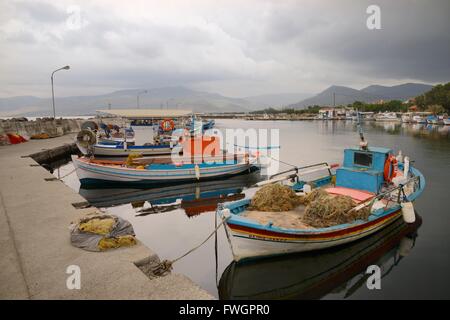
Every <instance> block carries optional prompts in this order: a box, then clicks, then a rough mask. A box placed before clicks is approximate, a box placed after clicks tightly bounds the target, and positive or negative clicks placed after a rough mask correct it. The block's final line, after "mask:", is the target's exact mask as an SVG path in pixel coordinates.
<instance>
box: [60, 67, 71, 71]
mask: <svg viewBox="0 0 450 320" xmlns="http://www.w3.org/2000/svg"><path fill="white" fill-rule="evenodd" d="M61 69H64V70H69V69H70V66H65V67H62V68H61Z"/></svg>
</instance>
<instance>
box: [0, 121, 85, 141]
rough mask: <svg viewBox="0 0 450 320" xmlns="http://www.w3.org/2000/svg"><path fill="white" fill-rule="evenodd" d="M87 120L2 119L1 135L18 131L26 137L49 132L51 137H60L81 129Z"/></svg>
mask: <svg viewBox="0 0 450 320" xmlns="http://www.w3.org/2000/svg"><path fill="white" fill-rule="evenodd" d="M84 121H85V120H76V119H56V120H52V119H37V120H35V121H16V120H3V121H0V135H4V134H7V133H17V134H20V135H22V136H25V137H31V136H32V135H35V134H40V133H47V134H48V135H49V136H51V137H58V136H62V135H65V134H68V133H74V132H78V131H80V125H81V124H82V123H83V122H84Z"/></svg>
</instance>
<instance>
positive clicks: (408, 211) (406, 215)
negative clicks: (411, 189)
mask: <svg viewBox="0 0 450 320" xmlns="http://www.w3.org/2000/svg"><path fill="white" fill-rule="evenodd" d="M402 214H403V220H405V222H406V223H413V222H414V221H416V214H415V213H414V206H413V204H412V202H403V203H402Z"/></svg>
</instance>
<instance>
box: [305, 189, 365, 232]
mask: <svg viewBox="0 0 450 320" xmlns="http://www.w3.org/2000/svg"><path fill="white" fill-rule="evenodd" d="M304 203H305V204H306V209H305V213H304V215H303V217H302V220H303V222H304V223H306V224H308V225H310V226H312V227H315V228H325V227H331V226H335V225H339V224H344V223H350V222H353V221H355V220H358V219H362V220H367V218H368V216H369V215H370V208H369V207H365V208H362V209H360V210H358V211H356V210H351V209H353V208H354V207H355V206H356V203H355V201H354V200H353V199H352V198H351V197H349V196H343V195H330V194H328V193H327V192H326V191H325V190H320V189H316V190H314V191H313V192H311V193H309V194H308V195H306V196H305V197H304Z"/></svg>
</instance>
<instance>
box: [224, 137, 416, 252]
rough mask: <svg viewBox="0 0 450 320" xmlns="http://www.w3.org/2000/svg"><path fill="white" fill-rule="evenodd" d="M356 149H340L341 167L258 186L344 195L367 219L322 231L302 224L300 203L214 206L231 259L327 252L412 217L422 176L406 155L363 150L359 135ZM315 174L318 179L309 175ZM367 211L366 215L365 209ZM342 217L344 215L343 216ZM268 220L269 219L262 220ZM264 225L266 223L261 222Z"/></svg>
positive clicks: (295, 172)
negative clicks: (264, 207) (281, 208)
mask: <svg viewBox="0 0 450 320" xmlns="http://www.w3.org/2000/svg"><path fill="white" fill-rule="evenodd" d="M360 135H361V145H360V147H354V148H348V149H345V150H344V161H343V165H342V166H341V167H339V168H338V169H336V170H334V169H333V167H332V166H330V165H328V164H326V163H321V164H315V165H310V166H306V167H298V168H294V169H292V170H290V171H287V172H282V173H279V174H278V175H277V176H275V177H273V178H272V179H270V180H267V181H264V182H260V183H259V184H258V186H261V185H263V184H270V183H283V184H286V185H288V186H290V187H291V188H292V189H293V190H294V191H295V192H299V193H301V194H303V195H304V194H305V193H308V192H310V191H311V189H312V190H314V189H321V190H322V191H324V192H325V193H326V194H328V196H329V197H335V196H340V195H343V196H348V197H350V198H351V199H352V200H353V203H354V207H352V209H351V210H354V211H359V210H367V209H369V210H370V211H369V215H368V217H367V219H356V220H352V222H347V223H343V224H337V225H331V226H327V227H312V226H311V225H308V224H305V223H303V222H302V217H303V215H304V214H305V205H299V206H298V207H297V208H296V209H295V210H291V211H289V212H282V213H277V212H256V213H258V215H259V216H258V217H263V218H264V219H259V218H256V217H257V216H256V215H254V214H252V212H254V213H255V211H253V209H252V208H250V203H251V199H250V198H247V199H243V200H239V201H236V202H229V203H226V204H224V205H223V206H222V207H220V208H218V210H217V214H218V216H219V217H220V218H221V219H222V220H223V222H224V224H225V229H226V231H227V236H228V239H229V242H230V245H231V249H232V252H233V256H234V260H235V261H239V260H242V259H247V258H254V257H264V256H273V255H280V254H287V253H293V252H303V251H311V250H318V249H324V248H329V247H333V246H337V245H341V244H345V243H349V242H352V241H355V240H357V239H360V238H363V237H367V236H369V235H371V234H373V233H374V232H377V231H379V230H381V229H383V228H384V227H386V226H387V225H389V224H391V223H392V222H394V221H395V220H397V219H399V218H401V217H402V216H403V217H404V219H405V221H407V222H413V221H414V219H415V214H414V208H413V206H412V202H413V201H414V200H416V199H417V198H418V197H419V196H420V195H421V193H422V192H423V190H424V188H425V179H424V176H423V175H422V174H421V173H420V171H419V170H417V169H416V168H414V167H413V166H412V164H411V161H409V158H408V157H405V158H404V160H403V159H400V156H398V157H395V156H394V154H393V151H392V150H391V149H388V148H379V147H368V146H367V142H366V141H364V137H363V134H362V132H360ZM318 173H323V175H322V174H320V175H319V176H318V177H317V176H316V177H314V178H309V177H313V176H314V175H316V174H318ZM366 212H367V211H366ZM349 213H350V211H349V212H348V213H345V215H348V214H349ZM277 214H278V215H279V217H283V218H284V219H285V217H286V216H288V215H289V216H292V217H293V218H292V219H291V221H290V222H292V223H289V224H288V225H286V224H284V225H281V224H279V225H277V223H276V221H275V220H274V219H276V218H277ZM267 217H269V218H268V219H267ZM263 221H266V222H265V223H264V222H263Z"/></svg>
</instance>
